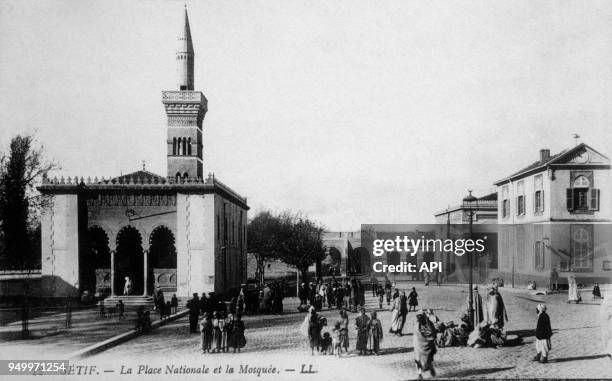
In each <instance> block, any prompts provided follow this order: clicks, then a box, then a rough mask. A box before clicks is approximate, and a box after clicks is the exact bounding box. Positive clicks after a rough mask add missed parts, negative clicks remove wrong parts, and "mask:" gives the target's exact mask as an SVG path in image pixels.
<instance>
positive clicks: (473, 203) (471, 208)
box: [463, 190, 478, 328]
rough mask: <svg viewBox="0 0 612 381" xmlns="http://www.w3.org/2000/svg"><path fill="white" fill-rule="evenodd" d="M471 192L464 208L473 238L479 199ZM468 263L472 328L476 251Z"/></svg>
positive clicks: (469, 255)
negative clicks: (473, 275)
mask: <svg viewBox="0 0 612 381" xmlns="http://www.w3.org/2000/svg"><path fill="white" fill-rule="evenodd" d="M468 192H469V194H468V195H467V196H466V197H465V198H464V199H463V209H464V210H467V211H468V212H469V213H468V216H469V217H470V238H472V234H473V231H472V224H473V222H474V214H475V213H476V210H477V209H478V199H477V198H476V197H474V196H472V191H471V190H468ZM467 254H468V265H469V268H470V274H469V287H470V297H469V301H468V314H469V317H470V324H472V328H474V326H475V325H474V291H473V288H474V284H473V283H474V281H473V278H472V273H473V267H474V258H473V256H474V253H470V252H468V253H467Z"/></svg>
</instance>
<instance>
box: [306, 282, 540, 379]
mask: <svg viewBox="0 0 612 381" xmlns="http://www.w3.org/2000/svg"><path fill="white" fill-rule="evenodd" d="M384 283H385V284H384V286H383V285H382V284H372V287H371V288H372V295H373V296H375V297H376V298H377V301H378V306H379V308H380V309H382V307H383V301H384V298H385V297H386V298H387V305H388V306H390V310H391V321H390V325H389V332H390V333H392V334H395V335H398V336H402V331H403V329H404V326H405V323H406V320H407V316H408V314H409V312H412V311H415V312H416V314H415V318H414V320H413V330H412V333H413V346H414V354H415V363H416V367H417V371H418V373H419V375H421V374H422V372H423V371H429V372H431V374H432V375H435V369H434V367H433V359H434V354H435V353H436V348H444V347H450V346H466V345H469V346H472V347H476V348H482V347H487V346H491V347H497V346H503V345H504V344H505V341H506V334H505V331H504V326H505V322H507V321H508V316H507V312H506V308H505V305H504V301H503V298H502V296H501V294H500V293H499V291H498V288H497V286H496V285H493V286H491V287H489V288H488V289H487V295H486V299H485V301H484V302H483V298H482V296H481V295H480V294H479V293H478V287H475V288H474V290H473V293H472V303H471V306H472V309H473V319H474V320H473V321H474V324H472V320H471V319H470V309H469V306H470V300H469V297H468V300H467V301H466V305H465V306H464V307H463V308H462V309H461V311H462V312H461V314H460V316H459V319H460V321H461V322H460V323H459V324H455V323H454V322H453V321H448V322H442V321H440V319H439V318H438V317H437V316H436V314H435V313H434V312H433V310H431V309H424V310H423V309H421V310H419V311H417V306H418V305H419V301H418V297H419V296H418V293H417V290H416V288H415V287H412V289H411V290H410V292H409V293H408V295H406V292H405V291H400V290H399V289H398V288H393V287H392V284H391V282H389V281H388V279H386V280H385V282H384ZM364 294H365V291H364V287H363V285H362V284H361V282H359V281H358V280H355V279H343V280H341V281H336V280H335V279H331V280H328V281H326V282H323V281H318V282H317V283H310V284H309V285H306V284H304V283H303V284H302V285H301V288H300V293H299V297H300V304H301V307H302V306H304V305H307V310H308V312H307V314H306V316H305V318H304V321H303V323H302V326H301V331H302V334H303V335H304V336H305V337H308V342H309V346H310V350H311V354H315V352H316V353H319V354H334V355H336V356H341V354H342V353H346V352H348V350H349V335H348V333H349V326H350V324H349V317H348V312H355V311H356V310H358V311H359V314H358V315H357V316H356V317H355V320H354V329H355V330H356V333H357V341H356V343H355V349H356V351H357V353H358V355H366V354H376V355H378V354H380V352H381V343H382V339H383V323H382V322H381V320H380V319H379V318H378V316H377V312H376V311H372V312H371V313H370V314H367V313H366V310H365V308H364V304H365V303H364V296H365V295H364ZM325 305H327V307H328V308H333V307H334V308H339V309H340V312H339V317H338V319H337V320H336V321H335V322H333V324H330V325H329V326H328V321H327V319H326V318H325V317H324V316H322V315H320V314H319V312H320V311H321V310H322V309H323V306H325ZM544 309H545V307H543V310H544ZM543 316H544V315H543ZM542 319H544V318H542ZM548 324H549V325H550V322H549V323H548ZM326 327H327V328H326ZM551 332H552V331H551ZM546 336H547V333H546V332H544V331H543V333H542V337H545V340H549V341H550V337H546ZM540 347H541V345H539V346H538V349H541V348H540ZM540 358H542V359H545V358H546V356H545V355H540Z"/></svg>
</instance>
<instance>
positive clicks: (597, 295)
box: [593, 283, 602, 300]
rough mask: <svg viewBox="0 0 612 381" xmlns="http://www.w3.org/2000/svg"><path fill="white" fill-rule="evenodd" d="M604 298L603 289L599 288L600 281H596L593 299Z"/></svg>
mask: <svg viewBox="0 0 612 381" xmlns="http://www.w3.org/2000/svg"><path fill="white" fill-rule="evenodd" d="M595 299H602V297H601V290H600V289H599V283H595V285H594V286H593V300H595Z"/></svg>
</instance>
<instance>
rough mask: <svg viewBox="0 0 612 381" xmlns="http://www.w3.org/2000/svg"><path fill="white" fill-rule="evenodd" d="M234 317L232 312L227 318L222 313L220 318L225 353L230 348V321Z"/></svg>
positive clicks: (222, 344) (222, 349) (222, 347)
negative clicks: (228, 336) (228, 337)
mask: <svg viewBox="0 0 612 381" xmlns="http://www.w3.org/2000/svg"><path fill="white" fill-rule="evenodd" d="M232 319H233V318H232V317H231V314H230V315H229V316H228V317H227V318H223V315H221V317H220V319H219V328H220V329H221V351H223V353H225V352H227V351H228V350H229V345H228V343H227V341H228V340H227V335H228V332H229V331H228V329H229V323H230V321H231V320H232Z"/></svg>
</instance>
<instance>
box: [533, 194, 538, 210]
mask: <svg viewBox="0 0 612 381" xmlns="http://www.w3.org/2000/svg"><path fill="white" fill-rule="evenodd" d="M537 211H538V191H536V192H535V193H534V194H533V212H534V213H537Z"/></svg>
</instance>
